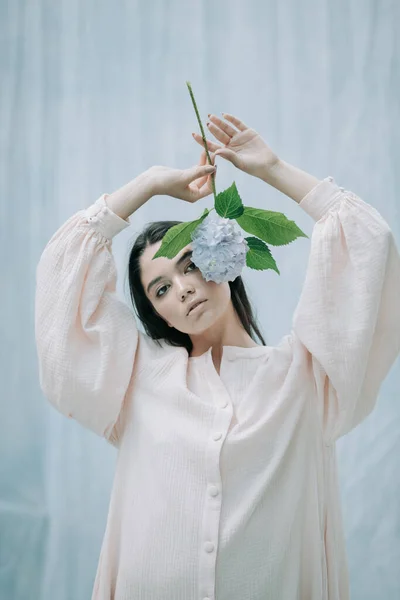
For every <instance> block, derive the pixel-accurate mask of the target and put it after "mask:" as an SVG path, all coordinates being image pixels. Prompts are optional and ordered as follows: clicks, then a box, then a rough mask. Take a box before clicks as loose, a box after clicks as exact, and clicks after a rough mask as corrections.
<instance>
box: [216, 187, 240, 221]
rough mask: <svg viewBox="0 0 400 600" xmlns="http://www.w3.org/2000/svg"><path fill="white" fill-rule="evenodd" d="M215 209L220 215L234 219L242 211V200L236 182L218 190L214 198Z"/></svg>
mask: <svg viewBox="0 0 400 600" xmlns="http://www.w3.org/2000/svg"><path fill="white" fill-rule="evenodd" d="M215 210H216V211H217V213H218V214H219V216H220V217H224V218H226V219H236V218H237V217H240V216H241V215H242V214H243V212H244V206H243V202H242V200H241V198H240V196H239V192H238V190H237V187H236V183H235V182H233V183H232V185H231V186H230V187H229V188H227V189H226V190H224V191H223V192H220V193H219V194H218V195H217V197H216V199H215Z"/></svg>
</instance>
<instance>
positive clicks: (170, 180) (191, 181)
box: [147, 150, 216, 202]
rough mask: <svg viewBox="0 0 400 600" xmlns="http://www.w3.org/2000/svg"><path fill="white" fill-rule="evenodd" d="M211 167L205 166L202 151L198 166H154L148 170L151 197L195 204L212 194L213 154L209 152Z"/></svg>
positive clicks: (205, 158) (205, 156) (204, 155)
mask: <svg viewBox="0 0 400 600" xmlns="http://www.w3.org/2000/svg"><path fill="white" fill-rule="evenodd" d="M210 159H211V163H212V164H211V165H210V164H206V160H207V155H206V152H205V150H203V152H202V154H201V157H200V161H199V164H198V165H197V166H193V167H189V168H188V169H172V168H171V167H161V166H154V167H151V168H150V169H148V171H147V175H148V177H149V180H150V182H151V184H150V185H151V190H152V195H153V196H158V195H166V196H173V197H174V198H179V199H180V200H184V201H185V202H197V200H200V199H201V198H205V197H206V196H208V195H209V194H211V193H212V191H213V189H212V181H211V177H212V176H214V174H215V169H216V167H215V165H214V154H213V153H211V152H210Z"/></svg>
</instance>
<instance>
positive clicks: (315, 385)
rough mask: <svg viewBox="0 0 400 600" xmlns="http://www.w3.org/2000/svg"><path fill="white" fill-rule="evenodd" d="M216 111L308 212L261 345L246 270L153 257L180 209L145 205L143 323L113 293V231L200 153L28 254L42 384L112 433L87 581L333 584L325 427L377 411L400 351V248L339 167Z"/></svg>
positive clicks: (335, 510) (331, 587)
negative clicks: (107, 488)
mask: <svg viewBox="0 0 400 600" xmlns="http://www.w3.org/2000/svg"><path fill="white" fill-rule="evenodd" d="M208 127H209V129H210V131H211V133H212V134H213V135H214V136H215V138H216V139H217V140H218V141H219V142H220V143H221V144H215V143H213V142H211V141H210V142H209V146H210V149H211V151H212V160H213V162H214V160H215V156H218V155H221V156H222V157H224V158H225V159H227V160H230V161H231V162H232V163H233V164H234V165H236V166H237V167H238V168H240V169H241V170H243V171H245V172H247V173H249V174H251V175H253V176H256V177H258V178H260V179H262V180H264V181H265V182H266V183H268V184H269V185H272V186H274V187H275V188H277V189H278V190H280V191H281V192H283V193H284V194H286V195H288V196H289V197H290V198H292V199H293V200H294V201H296V202H297V203H298V204H299V206H300V207H301V208H302V209H303V210H305V211H306V212H307V214H309V215H310V216H311V217H312V218H313V219H314V221H315V225H314V229H313V232H312V238H311V251H310V258H309V264H308V269H307V274H306V278H305V282H304V287H303V290H302V293H301V297H300V299H299V302H298V305H297V308H296V311H295V314H294V316H293V323H292V328H291V330H290V333H289V334H288V335H285V336H284V337H283V339H282V340H281V341H280V342H279V344H278V345H277V346H275V347H272V346H267V345H265V343H264V340H263V338H262V335H261V333H260V331H259V329H258V327H257V324H256V323H255V320H254V317H253V313H252V310H251V307H250V304H249V301H248V298H247V296H246V292H245V288H244V285H243V282H242V279H241V277H238V278H237V279H236V280H235V281H233V282H229V283H222V284H216V283H214V282H212V281H211V282H207V281H205V280H204V279H203V278H202V276H201V273H200V272H199V270H198V269H197V268H196V266H195V265H194V264H193V263H192V262H191V258H190V249H191V246H190V245H189V246H187V247H186V248H184V249H183V250H182V251H181V252H179V254H178V255H177V256H176V257H175V258H174V259H171V260H170V259H167V258H156V259H154V260H152V257H153V256H154V254H155V252H156V251H157V250H158V248H159V247H160V244H161V239H162V237H163V235H164V234H165V232H166V231H167V230H168V228H169V227H170V226H172V225H174V224H175V223H176V222H175V221H167V222H165V221H164V222H156V223H151V224H150V225H149V226H148V227H146V229H145V230H144V231H143V233H141V234H140V235H139V237H138V238H137V240H136V242H135V244H134V246H133V248H132V251H131V255H130V259H129V282H130V290H131V295H132V299H133V302H134V305H135V307H136V310H137V313H138V316H139V318H140V321H141V322H142V324H143V327H144V329H145V333H144V334H143V333H142V332H140V331H139V330H138V329H137V328H136V325H135V319H134V317H133V313H132V311H131V310H130V309H129V308H128V307H127V306H126V305H125V304H124V303H123V302H122V301H121V300H119V298H118V297H117V294H116V277H117V273H116V267H115V263H114V258H113V255H112V249H111V248H112V239H113V237H114V236H115V235H117V234H118V233H119V232H120V231H121V230H123V229H125V228H126V227H128V226H129V224H130V219H129V218H130V217H131V215H134V213H135V212H136V210H138V209H139V208H140V206H142V205H143V204H144V203H145V202H149V201H151V198H152V197H153V196H156V195H159V194H163V195H170V196H173V197H175V198H180V199H182V200H184V201H186V202H196V201H197V200H198V199H200V198H203V197H205V196H207V195H209V194H210V193H211V191H212V188H211V182H210V177H211V176H210V175H209V171H208V168H207V167H206V166H205V160H206V158H205V154H204V153H203V154H202V158H201V160H200V165H198V166H196V167H193V168H190V169H187V170H182V171H181V170H176V169H170V168H167V167H152V168H151V169H149V170H148V171H146V172H145V173H143V174H141V175H139V176H138V177H137V178H136V179H134V180H133V181H131V182H130V183H128V184H127V185H125V186H124V187H122V188H121V189H119V190H117V191H116V192H114V193H113V194H110V195H107V194H103V195H102V196H101V197H100V198H99V199H98V200H97V201H96V202H95V203H94V204H92V205H91V206H89V208H87V209H85V210H81V211H79V212H77V213H76V214H75V215H73V216H72V217H70V218H69V219H68V220H67V222H66V223H65V224H64V225H63V226H62V227H60V229H58V231H56V233H55V234H54V235H53V237H52V238H51V239H50V241H49V242H48V244H47V246H46V247H45V249H44V251H43V254H42V256H41V258H40V262H39V265H38V268H37V294H36V306H35V308H36V313H35V319H36V320H35V328H36V339H37V349H38V356H39V367H40V383H41V387H42V389H43V392H44V394H45V395H46V396H47V398H48V400H49V401H50V402H51V403H52V404H53V405H54V406H55V407H56V408H57V409H58V410H59V411H60V412H62V413H63V414H64V415H66V416H68V417H71V418H73V419H76V420H78V421H79V422H80V423H82V425H83V426H85V427H87V428H88V429H91V430H92V431H94V432H95V433H97V434H99V435H100V436H103V437H104V438H105V439H106V440H108V441H109V442H110V443H112V444H113V445H115V446H116V447H117V448H118V461H117V467H116V474H115V480H114V485H113V490H112V499H111V503H110V509H109V516H108V520H107V527H106V532H105V537H104V541H103V546H102V550H101V556H100V561H99V566H98V570H97V576H96V581H95V585H94V591H93V597H92V598H93V599H96V600H111V599H113V600H141V599H143V600H210V599H212V600H214V599H217V600H228V599H229V600H266V599H267V598H268V599H271V600H296V599H297V600H299V599H301V600H328V599H329V600H345V599H347V598H348V597H349V582H348V571H347V560H346V549H345V543H344V535H343V527H342V518H341V509H340V495H339V490H338V483H337V465H336V455H335V442H336V440H337V439H338V438H339V437H341V436H343V435H344V434H346V433H347V432H349V431H350V430H352V429H353V428H354V427H356V425H357V424H359V423H360V422H361V421H363V419H365V417H366V416H367V415H368V414H369V413H371V411H372V409H373V408H374V406H375V404H376V401H377V397H378V392H379V388H380V385H381V383H382V381H383V380H384V378H385V377H386V375H387V373H388V372H389V369H390V368H391V366H392V364H393V362H394V361H395V359H396V357H397V356H398V354H399V351H400V303H399V297H400V259H399V254H398V251H397V247H396V244H395V241H394V238H393V235H392V232H391V230H390V228H389V226H388V224H387V223H386V222H385V220H384V219H383V218H382V216H381V215H380V214H379V213H378V212H377V211H376V210H375V209H374V208H373V207H372V206H370V205H369V204H367V203H366V202H364V201H363V200H361V199H360V198H359V197H358V196H356V195H355V194H354V193H351V192H348V191H345V190H344V189H343V188H339V187H338V186H337V185H336V183H335V181H334V180H333V179H332V177H327V178H326V179H324V180H322V181H319V180H318V179H316V178H315V177H313V176H311V175H308V174H307V173H304V172H303V171H301V170H300V169H297V168H295V167H293V166H291V165H289V164H287V163H286V162H285V161H283V160H282V159H280V158H278V157H277V156H276V155H275V154H274V152H273V151H272V150H271V149H270V148H269V146H268V145H267V144H266V143H265V142H264V141H263V139H262V138H261V137H260V135H259V134H258V133H257V132H256V131H254V129H250V128H248V127H246V125H244V123H242V122H241V121H240V120H238V119H237V118H235V117H233V116H231V115H225V120H221V119H218V118H217V117H215V116H211V117H210V123H209V124H208ZM194 137H195V140H196V141H197V142H199V143H201V138H200V137H199V136H196V135H195V136H194ZM259 276H260V281H261V278H262V277H263V276H264V275H262V274H260V275H259ZM265 296H266V298H267V291H266V294H265ZM199 301H201V304H199V305H198V307H197V308H194V305H195V304H196V303H197V302H199ZM266 301H267V300H266ZM191 308H192V310H190V309H191ZM271 310H273V307H271ZM254 334H256V335H257V336H258V338H259V340H260V341H261V342H262V344H258V343H256V341H255V339H254V337H253V336H254Z"/></svg>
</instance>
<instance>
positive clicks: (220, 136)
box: [207, 121, 232, 146]
mask: <svg viewBox="0 0 400 600" xmlns="http://www.w3.org/2000/svg"><path fill="white" fill-rule="evenodd" d="M207 127H208V129H209V130H210V131H211V133H212V134H213V135H214V136H215V137H216V138H217V140H219V141H220V142H222V143H223V144H225V146H227V145H228V144H229V142H230V141H231V139H232V138H231V136H230V135H228V134H227V133H225V131H222V129H220V128H219V127H217V126H216V125H214V123H211V121H208V123H207Z"/></svg>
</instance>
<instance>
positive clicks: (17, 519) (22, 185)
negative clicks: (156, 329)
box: [0, 0, 400, 600]
mask: <svg viewBox="0 0 400 600" xmlns="http://www.w3.org/2000/svg"><path fill="white" fill-rule="evenodd" d="M399 24H400V5H399V3H398V2H396V0H380V1H379V2H378V1H376V0H375V1H374V0H363V1H362V0H352V1H347V2H345V1H344V0H330V1H329V0H324V1H321V0H302V1H301V2H299V1H298V0H279V1H278V0H260V1H251V0H250V1H248V2H246V3H245V2H243V0H229V1H228V0H220V1H219V2H211V1H210V0H207V1H206V0H203V1H199V0H196V1H194V0H191V1H187V0H168V1H166V0H152V1H151V2H149V1H144V0H136V1H133V0H131V1H129V0H124V1H122V0H114V1H113V2H109V1H108V2H107V1H103V2H94V1H93V0H92V1H89V0H58V2H52V1H50V0H31V1H27V0H1V1H0V31H1V48H0V50H1V51H0V77H1V93H0V119H1V122H0V140H1V141H0V152H1V157H0V158H1V160H0V169H1V171H0V186H1V188H0V190H1V194H0V202H1V222H0V227H1V248H0V249H1V284H2V285H1V311H0V314H1V328H0V332H1V377H2V382H3V384H2V392H1V420H0V449H1V456H0V458H1V461H0V476H1V478H0V597H1V598H2V599H4V600H36V599H38V600H87V599H88V598H90V596H91V592H92V586H93V581H94V576H95V571H96V566H97V562H98V558H99V553H100V546H101V541H102V537H103V534H104V529H105V524H106V517H107V508H108V502H109V497H110V490H111V485H112V479H113V469H114V464H115V459H116V450H115V449H114V448H112V447H111V446H109V445H108V444H107V443H106V442H105V441H103V440H101V439H99V438H97V437H95V435H94V434H92V433H90V432H88V431H85V430H84V429H83V428H82V427H81V426H80V425H78V424H76V423H75V422H73V421H71V420H68V419H65V418H64V417H62V416H61V415H59V414H58V413H57V412H56V411H55V410H54V409H53V408H52V407H51V406H50V405H49V404H48V403H47V401H46V399H45V398H44V397H43V394H42V393H41V390H40V387H39V381H38V369H37V358H36V350H35V340H34V293H35V270H36V266H37V263H38V260H39V257H40V254H41V252H42V250H43V248H44V246H45V244H46V243H47V241H48V240H49V239H50V237H51V235H52V234H53V233H54V232H55V230H56V229H57V228H58V227H59V226H60V225H61V224H62V223H63V222H64V221H65V220H66V219H67V218H69V217H70V216H71V215H72V214H73V213H75V212H76V211H78V210H80V209H82V208H86V207H87V206H89V205H90V204H92V202H94V201H95V200H96V199H97V198H98V197H99V196H100V194H101V193H103V192H112V191H113V190H115V189H117V188H118V187H120V186H122V185H123V184H124V183H127V182H128V181H129V180H130V179H132V178H134V177H135V176H136V175H138V174H139V173H140V172H141V171H143V170H145V169H146V168H148V167H150V166H151V165H153V164H165V165H168V166H175V167H179V168H186V167H189V166H191V165H193V164H195V163H196V162H197V161H198V158H199V155H200V147H199V146H198V145H197V144H196V143H195V142H194V141H193V139H192V137H191V132H192V131H197V123H196V118H195V114H194V111H193V108H192V105H191V101H190V97H189V94H188V92H187V88H186V84H185V82H186V80H189V81H191V83H192V86H193V90H194V93H195V95H196V98H197V100H198V105H199V109H200V111H201V116H202V118H203V121H204V122H205V120H206V118H207V114H208V113H209V112H214V113H215V114H217V115H218V114H220V113H221V112H223V111H225V112H230V113H232V114H234V115H237V116H238V117H239V118H241V119H242V120H243V121H244V122H245V123H246V124H248V125H249V126H251V127H254V128H255V129H257V130H258V131H259V132H260V133H261V135H262V136H263V137H264V138H265V139H266V141H267V142H268V143H269V144H270V145H271V146H272V148H273V149H274V150H275V151H276V152H277V153H278V154H279V155H280V156H281V157H282V158H283V159H284V160H286V161H288V162H290V163H292V164H294V165H297V166H299V167H300V168H302V169H305V170H307V171H309V172H312V173H313V174H314V175H316V176H317V177H319V178H323V177H326V176H328V175H332V176H333V177H334V178H335V180H336V182H337V183H338V185H340V186H343V187H345V188H347V189H351V190H353V191H354V192H356V193H357V194H359V195H360V196H361V197H362V198H363V199H364V200H366V201H367V202H369V203H370V204H372V205H373V206H374V207H376V208H377V209H378V210H379V211H380V212H381V214H382V215H383V216H384V218H385V219H386V220H387V221H388V222H389V224H390V226H391V228H392V230H393V233H394V235H395V238H396V241H397V244H398V245H399V246H400V213H399V206H400V192H399V190H400V169H399V165H400V150H399V148H400V146H399V142H400V103H399V93H400V82H399V79H400V46H399V42H398V36H399ZM218 164H219V174H218V177H217V190H219V191H220V190H222V189H224V188H225V187H227V186H228V185H230V184H231V183H232V181H233V180H235V181H236V183H237V186H238V188H239V191H240V193H241V195H242V198H243V201H244V203H245V204H248V205H251V206H259V207H261V208H269V209H271V210H278V211H281V212H284V213H285V214H286V215H287V216H288V217H289V218H290V219H293V220H295V221H296V223H297V224H298V225H299V227H301V228H302V229H303V230H304V231H305V232H306V233H307V234H308V235H311V232H312V227H313V222H312V220H311V219H310V218H309V217H308V215H306V214H305V213H304V212H303V211H302V210H301V208H299V206H298V205H297V204H296V203H295V202H293V200H291V199H290V198H287V197H286V196H283V195H282V194H280V193H279V192H277V191H276V190H274V189H273V188H270V187H268V186H267V185H266V184H265V183H263V182H261V181H259V180H255V179H252V178H250V177H248V176H246V175H244V174H243V173H241V172H240V171H235V169H234V167H232V166H231V165H229V164H227V163H224V161H223V160H222V159H220V160H219V163H218ZM206 206H210V207H211V206H212V196H210V197H209V198H207V199H203V200H201V201H200V202H199V203H198V204H197V205H189V204H187V203H184V202H182V201H179V200H176V199H172V198H168V197H157V198H155V199H152V200H151V201H150V202H149V203H148V204H146V205H145V206H144V207H142V208H141V209H140V210H139V211H138V212H137V213H136V214H135V215H134V217H133V219H132V221H133V225H132V227H131V228H129V229H128V230H126V231H124V232H122V233H121V234H120V235H119V236H117V238H115V240H114V242H113V250H114V255H115V258H116V261H117V265H118V270H119V275H120V278H119V283H118V286H119V287H118V292H119V293H120V294H121V297H124V298H125V300H126V301H127V303H128V304H129V297H128V293H127V287H126V286H125V285H124V283H125V273H126V261H127V255H128V250H129V245H130V243H131V241H132V239H133V237H134V236H135V235H136V234H137V233H138V232H139V231H140V229H141V228H142V226H143V225H144V224H145V223H146V222H147V221H149V220H154V219H164V218H167V219H168V218H172V219H175V218H177V219H182V220H190V219H193V218H195V217H196V216H198V215H200V214H201V213H202V212H203V209H204V208H205V207H206ZM309 250H310V241H309V240H307V239H299V240H297V241H295V242H294V243H293V245H291V246H288V247H281V248H274V251H273V254H274V257H275V258H276V260H277V264H278V266H279V268H280V270H281V276H280V277H279V276H278V275H277V274H276V273H275V272H273V271H265V272H262V273H256V272H254V271H250V270H249V269H246V270H245V272H244V275H245V281H246V282H247V284H248V288H249V291H250V296H251V298H252V300H253V302H254V304H255V306H256V308H257V313H258V317H259V320H260V323H261V326H262V330H263V332H264V334H265V336H266V340H267V343H268V344H269V345H275V344H277V343H278V341H279V340H280V338H281V337H282V336H283V335H285V334H286V333H288V332H289V331H290V327H291V318H292V314H293V311H294V309H295V306H296V304H297V301H298V299H299V296H300V291H301V286H302V283H303V280H304V276H305V271H306V267H307V260H308V255H309ZM399 301H400V299H399ZM399 362H400V361H399V360H397V361H396V363H395V365H394V366H393V368H392V370H391V371H390V373H389V375H388V377H387V379H386V380H385V382H384V384H383V386H382V388H381V392H380V396H379V400H378V404H377V408H376V409H375V411H374V412H373V414H372V415H371V416H370V417H369V418H368V419H367V420H366V421H365V422H364V423H363V424H361V425H360V426H359V427H358V428H357V429H355V430H354V431H353V432H351V433H350V434H348V435H347V436H346V437H345V438H342V439H341V440H340V441H339V443H338V445H337V448H338V457H339V466H340V481H341V493H342V499H343V516H344V521H345V529H346V538H347V544H348V556H349V567H350V578H351V592H352V599H353V600H377V599H378V598H379V599H381V598H385V600H386V599H387V600H394V599H397V598H400V569H399V565H400V514H399V512H400V511H399V497H400V485H399V483H400V476H399V455H400V435H399V428H400V398H399V391H400V369H399V366H400V364H399Z"/></svg>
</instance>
